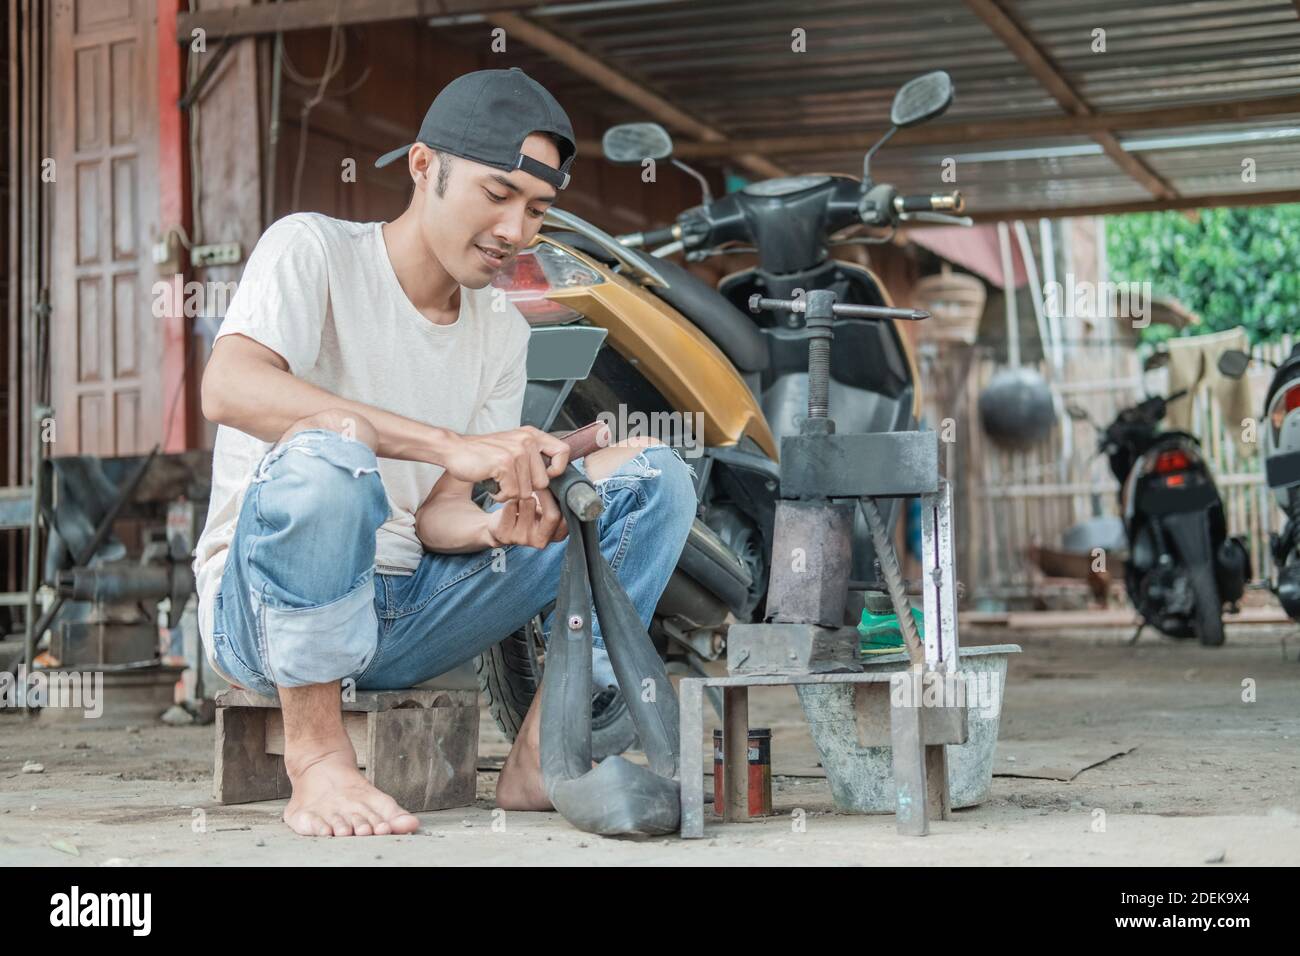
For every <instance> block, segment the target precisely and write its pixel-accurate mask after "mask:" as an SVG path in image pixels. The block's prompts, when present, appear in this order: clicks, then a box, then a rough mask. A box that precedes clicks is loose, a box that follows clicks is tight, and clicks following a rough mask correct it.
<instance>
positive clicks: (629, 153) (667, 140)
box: [600, 123, 673, 166]
mask: <svg viewBox="0 0 1300 956" xmlns="http://www.w3.org/2000/svg"><path fill="white" fill-rule="evenodd" d="M600 148H601V151H602V152H604V154H605V158H606V159H607V160H609V161H610V162H611V163H615V164H617V165H619V166H639V165H641V163H643V162H644V161H645V160H647V159H654V160H660V159H668V158H669V157H670V156H672V154H673V138H672V137H671V136H670V135H668V130H666V129H664V128H663V127H662V126H660V125H659V124H658V123H620V124H619V125H618V126H611V127H610V128H609V129H607V130H605V135H604V136H602V137H601V139H600Z"/></svg>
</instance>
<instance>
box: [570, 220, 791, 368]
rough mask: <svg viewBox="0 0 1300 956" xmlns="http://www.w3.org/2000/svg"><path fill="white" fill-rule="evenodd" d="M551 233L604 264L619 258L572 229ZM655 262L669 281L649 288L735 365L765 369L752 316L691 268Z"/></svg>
mask: <svg viewBox="0 0 1300 956" xmlns="http://www.w3.org/2000/svg"><path fill="white" fill-rule="evenodd" d="M549 235H550V236H551V237H552V238H554V239H556V240H557V241H559V242H562V243H564V244H565V245H566V246H571V247H572V248H574V249H577V250H578V251H579V252H581V253H583V254H584V255H587V256H590V257H591V258H593V259H595V260H596V261H597V262H600V263H603V264H604V265H613V264H614V263H615V262H616V261H617V260H615V259H614V257H613V256H611V255H610V254H609V252H608V250H606V249H604V248H602V247H601V246H600V244H599V243H596V242H593V241H592V240H590V239H588V238H587V237H586V236H581V235H579V234H577V233H575V232H568V231H563V232H554V233H549ZM627 251H628V253H630V254H631V255H634V256H643V255H644V254H643V253H640V252H638V251H637V250H635V249H629V250H627ZM652 265H653V266H654V268H655V269H657V270H658V271H659V273H660V274H661V275H662V276H663V277H664V278H665V279H666V280H667V281H668V286H667V287H664V286H651V287H649V291H651V292H653V293H654V294H655V295H657V296H658V297H659V298H661V299H663V300H664V301H665V302H667V303H668V304H669V305H671V306H672V307H673V308H674V309H676V310H677V311H679V312H681V313H682V314H683V315H685V316H686V317H687V318H688V319H690V320H691V321H692V322H694V323H695V325H696V326H698V327H699V329H700V331H701V332H703V333H704V334H705V335H707V336H708V337H709V339H710V340H711V341H712V342H713V344H714V345H716V346H717V347H718V348H719V349H721V350H722V354H723V355H725V356H727V358H729V359H730V360H731V362H732V364H733V365H735V366H736V367H737V368H738V369H740V371H742V372H761V371H762V370H763V369H765V368H767V367H768V364H769V360H768V352H767V340H766V339H765V338H764V337H763V333H761V332H760V331H758V328H757V327H756V326H755V325H754V323H753V322H752V321H751V320H750V318H749V316H747V315H745V313H743V312H741V311H740V310H739V309H737V308H736V307H735V306H734V305H732V304H731V302H730V301H728V300H727V299H726V297H724V296H723V295H722V293H720V292H719V291H718V290H717V289H715V288H713V287H712V286H711V285H709V284H708V283H707V282H705V281H704V280H703V279H701V278H699V277H698V276H696V275H695V274H694V273H693V272H691V271H690V270H689V269H684V268H683V267H681V266H679V265H678V264H677V263H675V262H669V261H668V260H666V259H654V260H653V261H652Z"/></svg>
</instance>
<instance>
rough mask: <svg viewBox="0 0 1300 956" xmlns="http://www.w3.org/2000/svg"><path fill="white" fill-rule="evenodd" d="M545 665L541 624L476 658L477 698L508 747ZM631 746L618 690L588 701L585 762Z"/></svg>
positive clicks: (632, 730)
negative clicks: (588, 733) (588, 757)
mask: <svg viewBox="0 0 1300 956" xmlns="http://www.w3.org/2000/svg"><path fill="white" fill-rule="evenodd" d="M544 661H545V644H544V643H543V642H542V618H541V616H540V615H538V616H537V617H534V618H533V619H532V620H531V621H530V622H529V623H528V624H527V625H526V626H525V627H522V628H520V629H519V630H517V631H515V632H514V633H513V634H511V635H510V636H509V637H507V638H506V639H505V640H503V641H501V642H500V643H499V644H497V645H495V646H494V647H492V648H491V649H490V650H488V651H486V652H484V653H483V654H480V655H479V656H478V658H477V659H476V660H475V662H474V670H475V672H476V673H477V675H478V688H479V693H480V694H481V695H482V696H483V699H484V700H485V701H486V702H487V706H488V713H490V714H491V715H492V719H493V720H494V721H496V725H497V726H498V727H499V728H501V732H502V733H503V734H505V735H506V739H507V740H509V741H510V742H511V743H513V742H514V739H515V737H516V736H517V735H518V733H519V728H520V727H521V726H523V723H524V717H525V716H526V715H527V714H528V708H529V707H531V706H532V703H533V697H534V696H535V695H536V693H537V688H538V686H539V685H540V683H541V678H542V672H543V666H544ZM636 745H637V735H636V726H635V725H634V724H633V723H632V715H631V713H629V711H628V709H627V702H626V701H625V700H624V699H623V693H622V691H619V690H605V691H602V692H601V693H599V694H593V695H592V698H591V758H592V759H593V760H597V761H599V760H603V759H604V758H606V757H609V756H612V755H614V754H621V753H623V752H624V751H627V750H631V749H633V748H634V747H636Z"/></svg>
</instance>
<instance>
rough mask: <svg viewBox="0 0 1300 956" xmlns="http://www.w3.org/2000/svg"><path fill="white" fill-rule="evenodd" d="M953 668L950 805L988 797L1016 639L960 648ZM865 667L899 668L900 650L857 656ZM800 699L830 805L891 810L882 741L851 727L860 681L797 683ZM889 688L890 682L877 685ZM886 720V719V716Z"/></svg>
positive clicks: (890, 774) (889, 760) (902, 663)
mask: <svg viewBox="0 0 1300 956" xmlns="http://www.w3.org/2000/svg"><path fill="white" fill-rule="evenodd" d="M959 653H960V658H961V667H960V668H959V669H958V673H959V674H961V675H963V676H964V675H969V677H968V678H965V680H966V684H965V686H966V687H967V688H968V691H967V692H968V695H969V694H971V693H973V694H974V696H968V697H967V720H966V725H967V738H966V743H964V744H950V745H949V746H948V794H949V799H950V802H951V805H952V806H953V807H973V806H978V805H979V804H981V803H983V802H984V801H985V800H987V799H988V797H989V791H990V789H991V787H992V784H993V758H994V752H995V751H996V749H997V745H998V725H999V721H1000V717H1001V714H1002V701H1003V696H1004V691H1005V688H1006V676H1007V658H1008V657H1009V656H1010V655H1011V654H1019V653H1020V647H1019V645H1016V644H995V645H992V646H990V647H964V648H962V649H961V651H960V652H959ZM863 666H864V667H865V668H866V669H867V670H869V671H881V670H884V671H905V670H906V669H907V656H906V655H905V654H901V653H900V654H890V655H889V656H888V657H884V658H880V659H877V660H873V661H864V662H863ZM796 686H797V688H798V691H799V703H800V704H802V705H803V712H804V717H805V719H806V720H807V722H808V729H809V731H810V732H811V733H812V739H813V743H814V744H816V745H817V752H818V754H820V755H821V761H822V766H823V767H824V768H825V770H826V779H827V781H828V782H829V783H830V786H831V799H832V800H833V801H834V803H835V809H837V810H839V811H841V812H843V813H892V812H894V763H893V757H892V751H891V750H890V748H888V747H864V746H862V745H861V737H860V736H859V733H858V728H859V710H858V708H855V706H854V698H855V695H856V694H859V693H865V692H868V691H867V690H866V688H867V687H868V686H869V685H865V684H857V685H854V684H799V685H796ZM877 686H878V687H884V688H888V686H889V685H887V684H886V685H877ZM886 726H888V725H887V724H886Z"/></svg>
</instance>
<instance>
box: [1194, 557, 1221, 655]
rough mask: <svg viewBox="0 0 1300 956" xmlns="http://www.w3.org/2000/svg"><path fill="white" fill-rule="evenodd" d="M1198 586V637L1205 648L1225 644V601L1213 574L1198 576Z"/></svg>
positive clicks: (1196, 622) (1196, 621)
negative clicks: (1221, 596) (1221, 597)
mask: <svg viewBox="0 0 1300 956" xmlns="http://www.w3.org/2000/svg"><path fill="white" fill-rule="evenodd" d="M1198 577H1199V578H1200V579H1201V580H1199V581H1198V582H1197V586H1196V619H1195V621H1194V624H1195V627H1196V636H1197V637H1198V638H1200V641H1201V644H1202V645H1204V646H1205V647H1219V646H1220V645H1222V644H1223V601H1222V600H1221V599H1220V597H1219V588H1218V584H1217V583H1216V582H1215V580H1214V575H1213V574H1203V575H1198Z"/></svg>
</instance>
